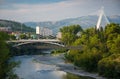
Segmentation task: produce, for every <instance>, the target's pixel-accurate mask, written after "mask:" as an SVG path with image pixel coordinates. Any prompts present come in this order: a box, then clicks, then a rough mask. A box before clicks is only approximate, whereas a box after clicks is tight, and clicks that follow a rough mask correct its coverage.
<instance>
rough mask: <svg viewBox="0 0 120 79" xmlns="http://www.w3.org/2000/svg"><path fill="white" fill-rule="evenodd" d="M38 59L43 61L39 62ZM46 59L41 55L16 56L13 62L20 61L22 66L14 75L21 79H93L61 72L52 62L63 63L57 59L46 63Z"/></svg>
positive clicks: (16, 69)
mask: <svg viewBox="0 0 120 79" xmlns="http://www.w3.org/2000/svg"><path fill="white" fill-rule="evenodd" d="M36 59H38V60H42V61H39V62H38V60H36ZM46 59H47V56H39V55H31V56H28V55H24V56H16V57H14V58H13V60H15V61H20V62H21V64H20V66H19V67H17V68H15V71H14V73H16V74H17V75H18V76H19V78H20V79H93V78H90V77H83V76H77V75H73V74H70V73H67V72H64V71H62V70H59V67H57V66H56V65H55V64H53V63H52V62H55V63H56V62H57V63H61V61H56V60H57V59H55V58H54V61H51V60H49V59H47V61H46ZM52 59H53V58H52ZM44 60H45V61H44ZM51 63H52V64H51Z"/></svg>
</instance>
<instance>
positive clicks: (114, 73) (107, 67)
mask: <svg viewBox="0 0 120 79" xmlns="http://www.w3.org/2000/svg"><path fill="white" fill-rule="evenodd" d="M98 72H99V74H100V75H102V76H105V77H108V78H112V79H120V54H113V55H111V56H109V57H107V58H103V59H102V60H100V61H99V63H98Z"/></svg>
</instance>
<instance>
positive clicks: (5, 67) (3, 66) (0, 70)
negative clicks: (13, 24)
mask: <svg viewBox="0 0 120 79" xmlns="http://www.w3.org/2000/svg"><path fill="white" fill-rule="evenodd" d="M8 39H9V35H8V34H7V33H5V32H0V79H18V76H17V75H16V74H14V73H13V68H14V67H16V66H17V65H18V63H16V62H12V61H10V58H11V57H12V55H11V54H10V50H9V46H8V44H7V43H6V42H5V41H6V40H8Z"/></svg>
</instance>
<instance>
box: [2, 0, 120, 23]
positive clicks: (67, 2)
mask: <svg viewBox="0 0 120 79" xmlns="http://www.w3.org/2000/svg"><path fill="white" fill-rule="evenodd" d="M101 6H104V11H105V14H106V15H107V16H109V15H120V0H0V19H6V20H13V21H18V22H29V21H33V22H40V21H59V20H62V19H68V18H76V17H81V16H88V15H99V11H100V8H101Z"/></svg>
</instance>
